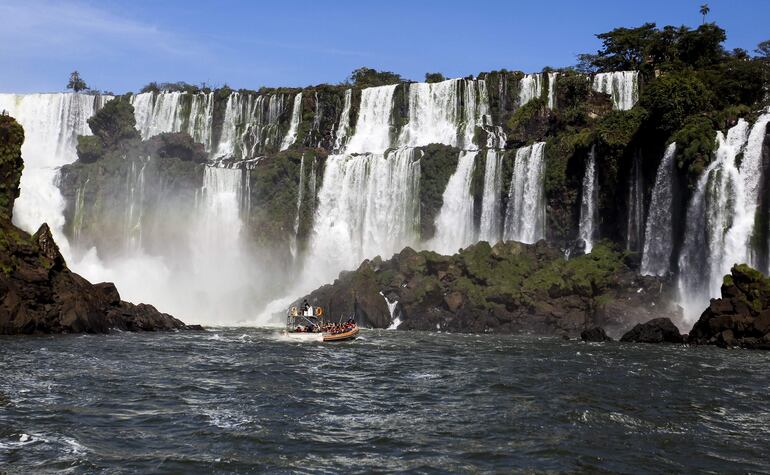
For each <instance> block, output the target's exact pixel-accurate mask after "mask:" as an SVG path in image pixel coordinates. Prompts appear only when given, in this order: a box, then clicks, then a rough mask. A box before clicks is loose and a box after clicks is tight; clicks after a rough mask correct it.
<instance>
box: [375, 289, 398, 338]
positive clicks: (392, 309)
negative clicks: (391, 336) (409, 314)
mask: <svg viewBox="0 0 770 475" xmlns="http://www.w3.org/2000/svg"><path fill="white" fill-rule="evenodd" d="M380 295H382V298H384V299H385V305H387V306H388V313H390V322H391V323H390V325H389V326H388V330H398V326H399V325H401V318H399V317H400V316H401V315H400V312H399V315H396V310H397V309H398V300H393V301H392V302H391V301H390V300H388V297H386V296H385V294H383V293H382V292H380Z"/></svg>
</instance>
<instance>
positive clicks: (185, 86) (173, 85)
mask: <svg viewBox="0 0 770 475" xmlns="http://www.w3.org/2000/svg"><path fill="white" fill-rule="evenodd" d="M224 88H228V87H227V86H226V85H225V86H224ZM228 89H229V88H228ZM210 90H211V88H210V87H209V86H208V85H207V84H206V83H202V84H201V85H200V86H195V85H192V84H189V83H186V82H184V81H177V82H160V83H159V82H155V81H153V82H151V83H148V84H146V85H145V86H144V87H142V89H141V90H140V91H139V92H155V93H158V92H188V93H191V94H196V93H198V92H202V91H210Z"/></svg>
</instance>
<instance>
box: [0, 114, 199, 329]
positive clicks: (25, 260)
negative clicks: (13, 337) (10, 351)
mask: <svg viewBox="0 0 770 475" xmlns="http://www.w3.org/2000/svg"><path fill="white" fill-rule="evenodd" d="M23 137H24V134H23V130H22V128H21V126H19V125H18V124H17V123H16V122H15V121H14V120H13V119H11V118H10V117H6V116H0V180H2V182H1V183H0V189H2V191H3V193H2V195H3V196H2V198H3V200H4V201H3V203H2V205H3V206H2V211H1V212H2V214H0V334H31V333H72V332H89V333H103V332H108V331H109V330H111V329H121V330H130V331H137V330H148V331H155V330H171V329H177V328H184V327H185V325H184V323H182V322H180V321H179V320H177V319H175V318H173V317H171V316H170V315H166V314H163V313H160V312H158V311H157V310H156V309H155V308H154V307H152V306H150V305H144V304H139V305H134V304H131V303H128V302H124V301H122V300H121V299H120V294H119V293H118V291H117V289H116V288H115V286H114V285H113V284H110V283H102V284H97V285H93V284H91V283H89V282H88V281H86V280H85V279H83V278H82V277H80V276H79V275H77V274H75V273H73V272H70V270H69V269H67V265H66V263H65V261H64V258H63V257H62V255H61V253H60V252H59V248H58V247H57V245H56V243H55V242H54V240H53V236H52V235H51V231H50V229H49V228H48V226H47V225H46V224H43V225H42V226H41V227H40V229H39V230H38V231H37V232H36V233H35V234H34V235H33V236H30V235H29V234H27V233H25V232H23V231H21V230H20V229H18V228H17V227H15V226H14V225H13V224H11V221H10V217H11V211H12V206H13V200H14V198H15V197H16V196H18V193H19V179H20V176H21V168H22V166H23V163H22V160H21V145H22V142H23Z"/></svg>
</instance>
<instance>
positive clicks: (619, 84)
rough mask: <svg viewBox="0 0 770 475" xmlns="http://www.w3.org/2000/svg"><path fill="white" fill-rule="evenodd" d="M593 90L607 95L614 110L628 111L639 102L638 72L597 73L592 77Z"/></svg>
mask: <svg viewBox="0 0 770 475" xmlns="http://www.w3.org/2000/svg"><path fill="white" fill-rule="evenodd" d="M593 90H594V91H597V92H601V93H604V94H609V95H610V97H612V104H613V107H614V108H615V109H616V110H623V111H625V110H629V109H631V108H632V107H634V104H636V102H637V101H638V100H639V72H637V71H615V72H611V73H598V74H596V75H595V76H594V80H593Z"/></svg>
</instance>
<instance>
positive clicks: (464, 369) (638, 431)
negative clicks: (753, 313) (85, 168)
mask: <svg viewBox="0 0 770 475" xmlns="http://www.w3.org/2000/svg"><path fill="white" fill-rule="evenodd" d="M262 471H269V472H314V473H315V472H320V473H339V472H372V471H375V472H394V471H395V472H401V471H407V472H425V473H444V472H517V471H522V472H590V473H596V472H624V473H639V472H669V473H670V472H687V473H693V472H733V473H745V472H770V352H767V353H763V352H749V351H740V350H721V349H717V348H686V347H683V346H643V345H630V344H619V343H602V344H584V343H579V342H575V341H570V342H566V341H561V340H559V339H553V338H536V337H514V336H491V335H449V334H435V333H420V332H395V331H364V332H362V337H361V338H359V339H358V340H357V341H355V342H351V343H341V344H336V345H331V344H321V343H296V342H289V341H285V340H284V339H282V338H281V337H280V336H279V335H278V334H277V333H276V332H275V331H268V330H257V329H243V328H237V329H214V330H209V331H208V332H205V333H193V332H190V333H171V334H128V333H123V334H120V333H118V334H112V335H107V336H92V335H86V336H83V335H65V336H52V337H51V336H48V337H2V338H0V473H2V472H8V473H41V472H57V473H58V472H64V473H98V472H103V473H211V472H214V473H230V472H234V473H252V472H262Z"/></svg>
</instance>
